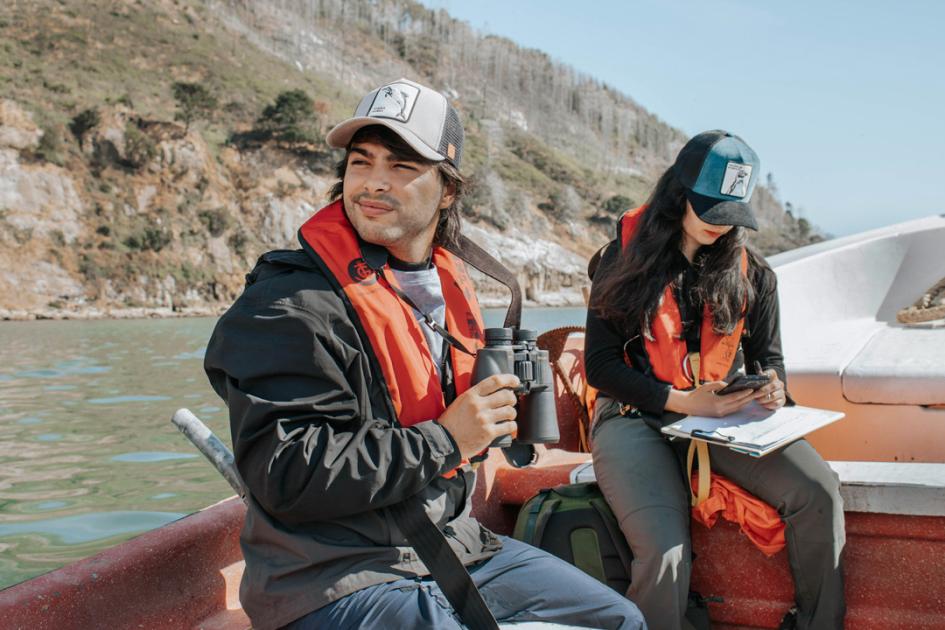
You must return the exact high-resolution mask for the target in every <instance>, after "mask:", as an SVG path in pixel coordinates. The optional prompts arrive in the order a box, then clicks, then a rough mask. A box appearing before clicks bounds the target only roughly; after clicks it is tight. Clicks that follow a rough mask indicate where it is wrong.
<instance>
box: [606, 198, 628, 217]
mask: <svg viewBox="0 0 945 630" xmlns="http://www.w3.org/2000/svg"><path fill="white" fill-rule="evenodd" d="M636 205H637V204H636V203H635V202H634V201H633V199H631V198H630V197H627V196H626V195H614V196H613V197H611V198H610V199H608V200H607V201H605V202H604V206H603V208H601V209H602V210H603V211H604V212H606V213H607V214H611V215H614V216H616V215H621V214H623V213H624V212H626V211H627V210H630V209H632V208H634V207H635V206H636Z"/></svg>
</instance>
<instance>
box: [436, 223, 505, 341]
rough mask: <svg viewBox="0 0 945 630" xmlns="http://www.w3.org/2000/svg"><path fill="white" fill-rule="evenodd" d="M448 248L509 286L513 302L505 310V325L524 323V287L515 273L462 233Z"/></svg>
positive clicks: (468, 262)
mask: <svg viewBox="0 0 945 630" xmlns="http://www.w3.org/2000/svg"><path fill="white" fill-rule="evenodd" d="M446 249H448V250H449V251H451V252H453V253H454V254H456V255H457V256H459V257H460V258H461V259H463V260H464V261H465V262H466V263H467V264H469V265H471V266H472V267H475V268H476V269H478V270H479V271H481V272H482V273H484V274H486V275H487V276H489V277H490V278H492V279H493V280H495V281H497V282H499V283H501V284H504V285H505V286H506V287H508V289H509V291H511V292H512V302H511V303H510V304H509V308H508V310H507V311H506V312H505V323H504V324H503V327H504V328H520V327H521V324H522V289H521V288H520V287H519V285H518V278H516V277H515V274H514V273H512V272H511V271H510V270H509V269H508V267H506V266H505V265H503V264H502V263H500V262H499V261H498V260H496V259H495V258H493V257H492V255H491V254H489V252H487V251H486V250H484V249H483V248H481V247H479V245H477V244H476V243H474V242H473V241H472V240H470V239H469V238H467V237H466V236H463V235H462V234H461V235H460V236H459V239H458V242H457V244H456V246H455V247H447V248H446Z"/></svg>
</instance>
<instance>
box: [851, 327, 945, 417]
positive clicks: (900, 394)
mask: <svg viewBox="0 0 945 630" xmlns="http://www.w3.org/2000/svg"><path fill="white" fill-rule="evenodd" d="M841 378H842V387H843V397H844V398H846V399H847V400H849V401H850V402H854V403H873V404H883V405H941V404H945V329H942V328H911V327H898V326H888V327H885V328H883V329H881V330H879V331H877V332H876V333H875V334H874V335H873V336H872V337H871V338H870V339H869V340H868V341H867V342H866V344H865V345H864V346H863V348H862V350H860V352H859V353H858V354H857V355H856V356H855V357H854V358H853V360H852V361H850V362H849V363H848V364H847V366H846V367H845V368H844V370H843V373H842V376H841Z"/></svg>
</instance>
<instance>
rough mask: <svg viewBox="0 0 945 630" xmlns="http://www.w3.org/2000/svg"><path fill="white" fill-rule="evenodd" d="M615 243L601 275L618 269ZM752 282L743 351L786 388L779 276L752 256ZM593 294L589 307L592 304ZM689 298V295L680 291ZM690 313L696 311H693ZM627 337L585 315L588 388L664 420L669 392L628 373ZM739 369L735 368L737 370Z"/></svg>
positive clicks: (690, 270)
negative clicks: (607, 269)
mask: <svg viewBox="0 0 945 630" xmlns="http://www.w3.org/2000/svg"><path fill="white" fill-rule="evenodd" d="M617 247H618V246H617V244H616V243H611V244H610V245H609V246H608V247H607V249H606V250H605V251H604V254H603V256H602V257H601V261H600V266H599V268H598V271H597V273H600V271H601V270H602V269H604V268H605V267H607V266H609V265H613V264H616V263H617V261H618V259H619V256H618V254H619V252H618V249H617ZM679 258H680V259H681V260H679V261H674V263H678V264H679V265H680V266H681V268H682V269H683V270H684V273H682V274H681V276H680V277H681V278H682V279H683V282H692V281H693V280H694V278H695V277H696V274H697V273H698V271H697V270H696V268H695V267H693V266H691V265H690V264H689V261H688V260H686V257H685V256H683V254H682V252H680V253H679ZM748 278H749V281H750V282H751V285H752V288H753V289H754V296H753V298H752V300H751V301H750V302H749V305H748V313H747V315H746V322H745V330H744V332H743V333H742V340H741V346H742V350H743V352H744V361H745V362H746V363H747V364H748V365H754V362H755V361H757V362H759V363H760V364H761V365H762V366H763V367H764V368H765V369H767V368H772V369H774V370H775V372H777V374H778V377H779V378H780V379H781V381H782V382H784V383H785V387H786V386H787V380H786V378H785V374H784V356H783V355H782V353H781V330H780V316H779V312H778V286H777V282H778V281H777V276H776V275H775V273H774V271H772V269H771V267H769V266H768V264H767V263H766V262H765V261H764V259H763V258H761V257H760V256H758V255H756V254H754V253H753V252H750V251H749V257H748ZM593 292H594V289H593V288H592V289H591V296H592V297H591V303H593ZM680 293H681V294H683V295H689V293H690V292H689V291H685V290H682V291H680ZM689 310H690V312H692V308H690V309H689ZM626 341H627V337H626V334H625V333H624V332H622V331H621V330H620V327H619V326H617V325H615V324H614V323H612V322H610V321H608V320H606V319H603V318H601V317H600V315H599V314H598V312H597V311H595V310H594V309H588V311H587V332H586V337H585V351H584V362H585V370H586V373H587V382H588V383H589V384H591V385H593V386H594V387H596V388H597V389H599V390H600V391H601V392H603V393H604V394H606V395H608V396H610V397H611V398H613V399H615V400H618V401H620V402H623V403H627V404H630V405H633V406H634V407H636V408H638V409H640V410H641V411H644V412H646V413H650V414H654V415H660V414H662V413H663V411H664V409H665V407H666V400H667V398H668V397H669V391H670V389H671V386H670V385H669V384H668V383H664V382H662V381H660V380H657V379H656V378H654V377H652V376H648V375H646V374H644V373H643V372H641V371H639V370H636V369H633V368H631V367H629V366H628V365H627V364H626V363H625V362H624V344H625V343H626ZM736 367H737V366H736Z"/></svg>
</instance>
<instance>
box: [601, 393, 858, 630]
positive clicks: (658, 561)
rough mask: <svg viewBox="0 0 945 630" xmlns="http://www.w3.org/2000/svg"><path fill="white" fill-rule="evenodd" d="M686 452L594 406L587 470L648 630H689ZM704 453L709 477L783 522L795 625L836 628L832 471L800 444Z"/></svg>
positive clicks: (840, 601)
mask: <svg viewBox="0 0 945 630" xmlns="http://www.w3.org/2000/svg"><path fill="white" fill-rule="evenodd" d="M687 447H688V440H676V441H675V442H673V443H671V442H669V441H667V440H666V439H664V438H663V437H662V436H661V435H660V434H659V433H658V432H657V431H656V430H655V429H652V428H650V427H649V426H647V425H646V423H645V422H644V421H643V420H642V419H640V418H633V417H623V416H620V415H619V413H618V405H617V404H616V403H614V401H612V400H611V399H609V398H606V397H601V398H599V399H598V404H597V410H596V412H595V426H594V436H593V453H594V472H595V473H596V475H597V482H598V484H600V487H601V490H602V492H603V493H604V496H605V497H606V498H607V501H608V503H609V504H610V506H611V508H612V509H613V511H614V515H615V516H616V517H617V520H618V521H619V523H620V528H621V530H622V531H623V533H624V535H625V536H626V537H627V542H628V543H629V544H630V548H631V549H632V551H633V565H632V567H631V576H630V577H631V583H630V589H629V590H628V591H627V597H628V598H630V599H631V600H632V601H633V602H634V603H635V604H636V605H637V606H639V607H640V610H642V611H643V615H644V617H646V621H647V625H648V626H649V627H650V628H651V629H652V630H660V629H662V628H667V629H672V630H676V629H679V628H686V627H688V624H687V623H686V622H685V620H684V619H683V614H684V613H685V610H686V600H687V596H688V593H689V578H690V573H691V569H692V567H691V563H692V553H691V546H690V539H689V522H690V507H689V505H690V504H689V492H688V490H687V488H686V485H685V473H684V471H683V464H682V461H684V460H682V461H681V459H680V452H681V453H683V454H684V453H685V449H686V448H687ZM709 451H710V453H709V455H710V461H711V464H712V470H713V471H715V472H718V473H719V474H721V475H724V476H725V477H728V478H729V479H731V480H732V481H734V482H735V483H737V484H738V485H740V486H741V487H743V488H744V489H746V490H747V491H748V492H750V493H752V494H753V495H755V496H757V497H759V498H760V499H762V500H764V501H766V502H767V503H769V504H770V505H772V506H773V507H774V508H775V509H776V510H777V511H778V514H780V515H781V519H782V520H783V521H784V522H785V524H786V526H787V528H786V532H785V534H786V539H787V552H788V562H789V563H790V566H791V573H792V575H793V577H794V589H795V599H796V602H797V609H798V615H797V622H798V623H797V627H798V628H802V629H806V628H816V629H821V628H825V629H827V628H830V629H833V628H842V627H843V616H844V613H845V610H846V606H845V604H844V597H843V570H842V566H841V552H842V550H843V545H844V542H845V540H846V534H845V532H844V525H843V501H842V499H841V498H840V480H839V479H838V477H837V475H836V473H834V472H833V470H831V468H830V467H829V466H828V465H827V463H826V462H824V460H823V459H822V458H821V457H820V455H819V454H818V453H817V451H815V450H814V448H813V447H812V446H811V445H810V444H809V443H808V442H807V441H806V440H799V441H797V442H794V443H792V444H790V445H788V446H786V447H785V448H783V449H780V450H779V451H776V452H774V453H770V454H768V455H766V456H765V457H760V458H755V457H750V456H748V455H743V454H740V453H736V452H735V451H732V450H731V449H727V448H724V447H716V446H710V447H709ZM759 553H760V552H759Z"/></svg>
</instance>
